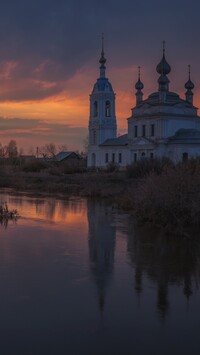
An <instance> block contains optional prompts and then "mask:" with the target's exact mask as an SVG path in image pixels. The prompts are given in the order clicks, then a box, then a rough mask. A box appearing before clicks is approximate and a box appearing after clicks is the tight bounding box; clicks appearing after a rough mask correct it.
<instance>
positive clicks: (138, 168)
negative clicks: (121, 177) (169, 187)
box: [126, 157, 173, 179]
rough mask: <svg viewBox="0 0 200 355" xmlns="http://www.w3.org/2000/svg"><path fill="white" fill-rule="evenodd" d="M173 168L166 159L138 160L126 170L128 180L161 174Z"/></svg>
mask: <svg viewBox="0 0 200 355" xmlns="http://www.w3.org/2000/svg"><path fill="white" fill-rule="evenodd" d="M171 166H173V162H172V161H171V160H170V159H169V158H166V157H163V158H154V159H144V160H138V161H136V162H135V163H132V164H130V165H128V166H127V168H126V175H127V177H128V178H133V179H141V178H144V177H146V176H148V175H149V174H151V173H155V174H157V175H159V174H161V173H162V171H163V170H165V169H166V168H168V167H171Z"/></svg>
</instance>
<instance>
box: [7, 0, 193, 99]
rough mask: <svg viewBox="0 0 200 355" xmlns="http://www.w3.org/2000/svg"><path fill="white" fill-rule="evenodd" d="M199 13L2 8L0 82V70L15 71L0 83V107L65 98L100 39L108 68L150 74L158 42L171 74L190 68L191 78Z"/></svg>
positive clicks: (151, 4) (72, 5)
mask: <svg viewBox="0 0 200 355" xmlns="http://www.w3.org/2000/svg"><path fill="white" fill-rule="evenodd" d="M199 12H200V3H199V2H197V1H190V3H189V4H188V1H186V0H174V1H173V2H172V3H171V2H163V1H160V0H151V1H149V0H143V1H136V0H124V1H123V2H122V1H116V0H115V1H114V0H107V1H105V0H104V1H97V0H93V1H92V0H84V1H80V0H40V1H39V0H34V1H31V0H19V1H16V0H7V1H4V2H3V1H2V3H1V7H0V48H1V52H0V53H1V56H0V65H1V66H0V74H1V75H2V74H3V67H4V63H7V62H10V61H11V62H15V63H16V67H15V68H14V69H13V70H12V72H11V74H10V75H11V77H10V79H9V80H10V81H9V82H8V79H5V78H4V79H2V80H1V85H0V86H2V87H4V86H5V87H7V86H8V85H10V86H9V88H10V89H9V90H4V91H3V90H1V95H0V96H1V100H6V99H8V100H23V99H24V100H30V99H38V98H41V99H42V98H45V97H48V96H51V95H54V94H57V93H59V92H62V91H63V90H64V88H67V89H69V90H70V87H69V86H68V85H70V84H69V83H68V81H69V80H70V79H71V78H72V77H73V75H74V74H75V73H76V71H77V70H79V69H80V68H81V67H83V66H85V65H91V66H96V67H97V65H98V55H99V47H100V36H101V32H105V36H106V51H107V57H108V58H109V65H110V66H111V65H113V66H116V67H117V66H127V65H130V64H138V63H140V64H141V65H142V66H143V67H144V68H148V70H149V73H151V72H152V71H153V70H154V67H155V65H156V64H157V60H159V58H160V55H161V54H160V53H161V41H162V40H163V39H166V41H167V55H168V57H169V59H170V60H171V62H172V65H174V68H176V67H178V66H179V63H180V62H181V66H182V67H181V69H183V68H184V66H186V65H187V64H188V63H189V62H191V64H192V65H193V71H194V72H195V73H196V74H198V75H199V73H198V71H199V61H200V48H199V47H198V43H199V29H200V28H199V27H200V23H199ZM183 58H184V61H183ZM150 76H151V74H150ZM45 83H46V85H45ZM48 84H49V86H48ZM6 85H7V86H6ZM17 87H18V89H17Z"/></svg>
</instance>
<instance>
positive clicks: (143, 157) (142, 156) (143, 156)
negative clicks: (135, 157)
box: [141, 152, 145, 160]
mask: <svg viewBox="0 0 200 355" xmlns="http://www.w3.org/2000/svg"><path fill="white" fill-rule="evenodd" d="M141 159H142V160H143V159H145V152H142V154H141Z"/></svg>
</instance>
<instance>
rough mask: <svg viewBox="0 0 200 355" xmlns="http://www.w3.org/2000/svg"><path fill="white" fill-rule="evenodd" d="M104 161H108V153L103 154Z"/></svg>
mask: <svg viewBox="0 0 200 355" xmlns="http://www.w3.org/2000/svg"><path fill="white" fill-rule="evenodd" d="M105 163H108V153H106V155H105Z"/></svg>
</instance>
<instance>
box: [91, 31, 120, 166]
mask: <svg viewBox="0 0 200 355" xmlns="http://www.w3.org/2000/svg"><path fill="white" fill-rule="evenodd" d="M99 63H100V67H99V69H100V76H99V78H98V79H97V81H96V83H95V84H94V87H93V90H92V93H91V95H90V118H89V147H88V167H98V166H101V165H102V164H103V162H101V154H100V148H99V145H100V144H102V143H103V142H105V140H106V139H108V138H116V132H117V124H116V116H115V93H114V91H113V88H112V85H111V83H110V82H109V80H108V78H106V66H105V63H106V58H105V56H104V37H103V36H102V50H101V57H100V60H99Z"/></svg>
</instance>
